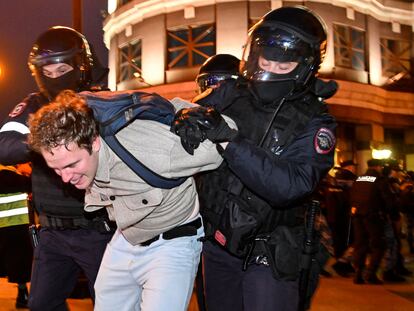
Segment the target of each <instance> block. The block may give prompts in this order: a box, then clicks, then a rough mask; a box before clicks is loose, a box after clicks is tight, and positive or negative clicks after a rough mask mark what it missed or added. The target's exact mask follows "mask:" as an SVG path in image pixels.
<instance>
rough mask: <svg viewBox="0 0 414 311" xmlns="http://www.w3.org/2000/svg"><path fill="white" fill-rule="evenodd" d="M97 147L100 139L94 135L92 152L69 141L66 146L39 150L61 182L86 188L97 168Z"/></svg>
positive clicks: (98, 147)
mask: <svg viewBox="0 0 414 311" xmlns="http://www.w3.org/2000/svg"><path fill="white" fill-rule="evenodd" d="M99 149H100V139H99V137H96V138H95V140H94V142H93V144H92V153H89V152H88V150H86V149H83V148H79V146H78V145H77V144H76V143H70V144H69V145H68V146H67V147H65V146H58V147H56V148H53V149H52V150H51V151H47V150H41V154H42V156H43V157H44V159H45V161H46V163H47V165H48V166H49V167H50V168H52V169H53V170H54V171H55V172H56V174H58V175H59V176H60V177H61V178H62V180H63V182H65V183H71V184H72V185H74V186H75V187H76V188H78V189H86V188H88V187H89V186H90V185H91V184H92V182H93V179H94V178H95V175H96V171H97V169H98V162H99Z"/></svg>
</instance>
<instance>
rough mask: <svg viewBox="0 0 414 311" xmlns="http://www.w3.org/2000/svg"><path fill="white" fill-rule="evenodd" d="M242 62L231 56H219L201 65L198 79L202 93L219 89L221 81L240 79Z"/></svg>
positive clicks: (210, 58) (212, 57)
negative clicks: (211, 89)
mask: <svg viewBox="0 0 414 311" xmlns="http://www.w3.org/2000/svg"><path fill="white" fill-rule="evenodd" d="M239 65H240V60H239V59H238V58H237V57H235V56H233V55H230V54H217V55H214V56H211V57H209V58H208V59H207V60H206V61H205V62H204V63H203V65H201V67H200V70H199V73H198V75H197V77H196V83H197V85H198V88H199V91H200V93H202V92H204V91H205V90H206V89H208V88H215V87H217V86H218V85H219V84H220V82H221V81H224V80H230V79H234V80H235V79H237V78H238V77H239Z"/></svg>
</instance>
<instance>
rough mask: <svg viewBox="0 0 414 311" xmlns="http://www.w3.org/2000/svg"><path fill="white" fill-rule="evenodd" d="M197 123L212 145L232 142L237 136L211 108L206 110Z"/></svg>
mask: <svg viewBox="0 0 414 311" xmlns="http://www.w3.org/2000/svg"><path fill="white" fill-rule="evenodd" d="M197 121H198V123H199V125H200V128H201V130H202V131H203V132H204V133H205V136H206V137H207V138H208V139H209V140H211V141H212V142H213V143H221V142H228V141H232V140H233V139H234V138H235V137H236V136H237V131H236V130H234V129H232V128H230V127H229V126H228V124H227V122H226V120H224V118H223V117H222V116H221V114H220V113H218V112H217V110H215V109H214V108H213V107H209V108H207V110H206V111H205V114H204V118H203V119H199V120H197Z"/></svg>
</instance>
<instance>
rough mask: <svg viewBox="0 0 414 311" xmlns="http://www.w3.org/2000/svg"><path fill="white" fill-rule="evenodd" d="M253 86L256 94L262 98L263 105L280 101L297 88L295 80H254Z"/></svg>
mask: <svg viewBox="0 0 414 311" xmlns="http://www.w3.org/2000/svg"><path fill="white" fill-rule="evenodd" d="M251 86H252V89H253V92H254V94H255V95H256V96H257V97H258V98H259V99H260V101H261V102H262V103H263V105H269V104H273V103H279V102H280V100H281V99H282V98H283V97H285V96H287V95H288V94H289V93H290V92H292V91H293V90H294V88H295V81H293V80H285V81H272V82H264V81H252V82H251Z"/></svg>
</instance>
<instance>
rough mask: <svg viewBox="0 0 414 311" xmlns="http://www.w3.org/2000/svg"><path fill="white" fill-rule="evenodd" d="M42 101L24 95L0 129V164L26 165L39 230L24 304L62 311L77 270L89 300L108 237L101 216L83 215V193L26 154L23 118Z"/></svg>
mask: <svg viewBox="0 0 414 311" xmlns="http://www.w3.org/2000/svg"><path fill="white" fill-rule="evenodd" d="M46 103H48V100H47V99H46V98H45V97H44V96H43V95H42V94H41V93H33V94H30V95H29V96H28V97H27V98H25V99H24V100H23V101H22V102H21V103H19V104H18V105H17V106H16V107H15V108H14V109H13V111H12V112H11V113H10V114H9V117H8V118H7V119H6V121H5V123H4V124H3V126H2V127H1V128H0V145H1V146H2V148H1V149H0V163H3V164H15V163H22V162H29V161H31V162H32V167H33V172H32V191H33V202H34V207H35V209H36V211H37V212H38V214H39V220H40V224H41V230H40V232H39V239H40V242H39V245H38V246H37V247H36V249H35V252H34V263H33V271H32V279H31V292H30V298H29V305H30V308H31V310H42V311H44V310H66V305H65V299H66V298H67V297H69V295H70V294H71V292H72V290H73V288H74V286H75V283H76V281H77V278H78V274H79V272H80V271H81V270H82V271H83V272H84V273H85V275H86V277H87V278H88V281H89V290H90V292H91V295H92V297H94V296H93V295H94V291H93V284H94V282H95V278H96V275H97V273H98V269H99V265H100V261H101V258H102V256H103V252H104V250H105V247H106V244H107V243H108V241H109V240H110V239H111V237H112V233H113V230H111V228H110V227H109V225H108V224H109V222H108V221H107V218H106V217H105V215H92V214H91V215H87V214H85V212H84V210H83V206H84V191H80V190H78V189H76V188H74V187H73V186H72V185H69V184H64V183H63V182H62V180H61V179H60V177H59V176H58V175H57V174H56V173H55V172H54V171H53V170H51V169H50V168H48V167H47V165H46V163H45V162H44V160H43V158H41V156H40V155H35V154H34V153H31V152H30V151H29V150H28V148H27V144H26V143H25V141H26V137H27V134H28V133H29V130H28V127H27V120H28V117H29V114H31V113H34V112H36V111H37V110H38V109H39V108H40V107H41V106H43V105H45V104H46Z"/></svg>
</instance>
